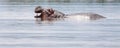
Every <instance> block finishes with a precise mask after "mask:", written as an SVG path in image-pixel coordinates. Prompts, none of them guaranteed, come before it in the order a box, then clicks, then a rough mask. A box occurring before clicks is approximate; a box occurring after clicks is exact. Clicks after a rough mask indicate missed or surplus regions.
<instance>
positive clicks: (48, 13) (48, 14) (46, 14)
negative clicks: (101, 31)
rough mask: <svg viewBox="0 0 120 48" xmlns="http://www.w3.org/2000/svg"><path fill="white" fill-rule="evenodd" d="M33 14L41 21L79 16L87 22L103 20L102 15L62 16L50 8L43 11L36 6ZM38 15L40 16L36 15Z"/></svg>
mask: <svg viewBox="0 0 120 48" xmlns="http://www.w3.org/2000/svg"><path fill="white" fill-rule="evenodd" d="M35 13H37V15H36V16H35V18H40V19H41V21H44V20H49V19H53V18H69V17H70V16H71V17H72V16H80V17H81V18H85V19H89V20H97V19H101V18H105V17H104V16H102V15H99V14H96V13H74V14H64V13H62V12H60V11H58V10H54V9H52V8H47V9H44V8H42V7H41V6H37V7H36V8H35ZM39 13H40V15H38V14H39Z"/></svg>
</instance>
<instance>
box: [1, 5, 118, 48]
mask: <svg viewBox="0 0 120 48" xmlns="http://www.w3.org/2000/svg"><path fill="white" fill-rule="evenodd" d="M38 5H41V6H43V7H52V8H54V9H56V10H59V11H61V12H63V13H66V14H71V13H79V12H85V13H86V12H92V13H98V14H100V15H103V16H105V17H107V18H106V19H101V20H95V21H90V20H87V21H86V20H79V18H77V19H72V20H67V21H66V20H59V21H51V22H36V21H35V19H34V18H33V17H34V15H35V14H34V8H35V7H36V6H38ZM38 5H0V11H1V12H0V48H120V29H119V28H120V23H119V22H120V16H119V13H120V11H119V10H120V4H119V3H117V4H99V3H94V4H81V3H76V4H74V3H67V4H58V3H56V4H55V3H54V4H52V3H50V4H38Z"/></svg>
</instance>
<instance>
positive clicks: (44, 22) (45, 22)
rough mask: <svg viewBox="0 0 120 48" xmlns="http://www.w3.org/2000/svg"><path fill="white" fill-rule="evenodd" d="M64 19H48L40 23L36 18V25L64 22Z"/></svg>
mask: <svg viewBox="0 0 120 48" xmlns="http://www.w3.org/2000/svg"><path fill="white" fill-rule="evenodd" d="M65 19H66V18H50V19H47V20H44V21H41V19H40V18H37V20H36V23H37V24H53V23H54V22H58V21H65Z"/></svg>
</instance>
